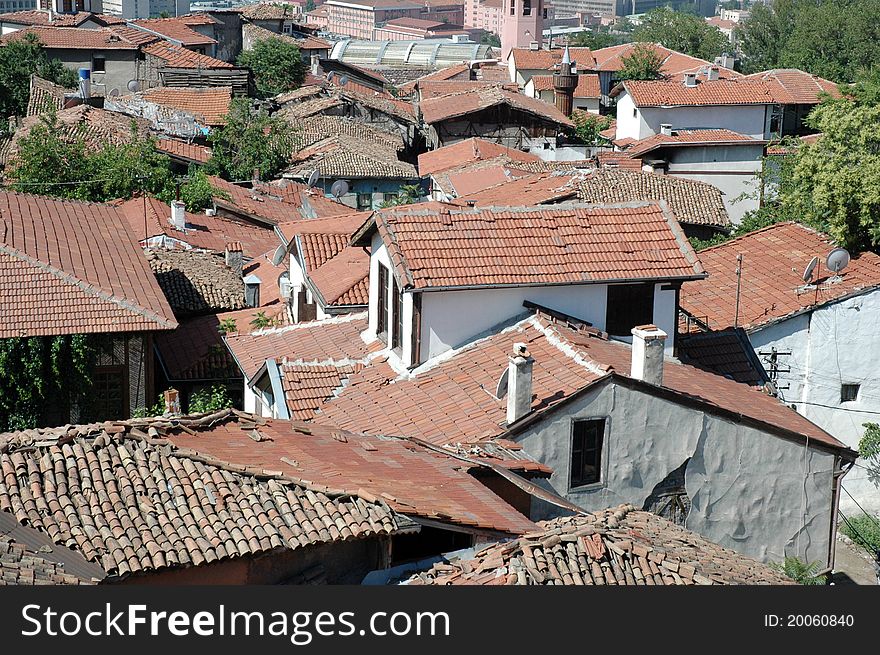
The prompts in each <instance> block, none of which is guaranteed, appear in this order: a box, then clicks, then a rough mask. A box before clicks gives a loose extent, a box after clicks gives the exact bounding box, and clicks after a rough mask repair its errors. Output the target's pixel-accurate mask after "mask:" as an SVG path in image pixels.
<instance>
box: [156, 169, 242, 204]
mask: <svg viewBox="0 0 880 655" xmlns="http://www.w3.org/2000/svg"><path fill="white" fill-rule="evenodd" d="M176 196H177V190H176V188H175V187H174V186H172V185H170V184H169V186H168V187H166V188H165V189H164V190H163V191H162V192H161V193H159V194H158V197H159V198H160V199H161V200H164V201H165V202H171V201H172V200H174V199H175V198H176ZM214 198H224V199H226V200H229V194H228V193H226V192H225V191H222V190H220V189H218V188H217V187H215V186H214V185H213V184H211V180H209V179H208V175H207V173H205V171H204V170H202V169H201V168H200V167H198V166H191V167H190V169H189V171H188V172H187V174H186V178H185V180H184V182H183V183H182V184H181V185H180V200H181V201H182V202H183V203H184V204H186V210H187V211H189V212H200V211H202V210H203V209H205V208H206V207H211V206H212V205H213V204H214Z"/></svg>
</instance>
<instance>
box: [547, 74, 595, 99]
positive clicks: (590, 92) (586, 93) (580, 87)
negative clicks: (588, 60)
mask: <svg viewBox="0 0 880 655" xmlns="http://www.w3.org/2000/svg"><path fill="white" fill-rule="evenodd" d="M531 82H532V84H534V86H535V91H552V90H553V76H552V75H533V76H532V78H531ZM601 95H602V89H601V87H600V85H599V76H598V75H595V74H588V73H582V74H579V75H578V84H577V86H576V87H575V90H574V97H575V98H599V97H600V96H601Z"/></svg>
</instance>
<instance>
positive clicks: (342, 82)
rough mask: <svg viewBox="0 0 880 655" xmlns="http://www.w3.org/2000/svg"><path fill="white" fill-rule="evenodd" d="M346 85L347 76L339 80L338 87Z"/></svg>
mask: <svg viewBox="0 0 880 655" xmlns="http://www.w3.org/2000/svg"><path fill="white" fill-rule="evenodd" d="M346 84H348V75H343V76H342V77H340V78H339V86H345V85H346Z"/></svg>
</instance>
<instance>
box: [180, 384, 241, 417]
mask: <svg viewBox="0 0 880 655" xmlns="http://www.w3.org/2000/svg"><path fill="white" fill-rule="evenodd" d="M227 407H232V398H230V396H229V389H227V388H226V385H223V384H215V385H213V386H211V387H205V388H204V389H199V390H198V391H196V392H194V393H193V395H192V396H190V399H189V407H188V408H187V412H188V413H189V414H202V413H204V412H216V411H217V410H220V409H226V408H227Z"/></svg>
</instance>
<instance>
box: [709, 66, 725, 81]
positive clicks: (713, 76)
mask: <svg viewBox="0 0 880 655" xmlns="http://www.w3.org/2000/svg"><path fill="white" fill-rule="evenodd" d="M720 76H721V70H720V69H719V68H718V66H710V67H709V72H708V73H707V74H706V79H707V80H709V81H710V82H714V81H715V80H717V79H718V78H719V77H720Z"/></svg>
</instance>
